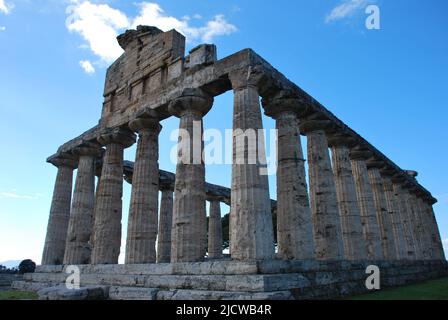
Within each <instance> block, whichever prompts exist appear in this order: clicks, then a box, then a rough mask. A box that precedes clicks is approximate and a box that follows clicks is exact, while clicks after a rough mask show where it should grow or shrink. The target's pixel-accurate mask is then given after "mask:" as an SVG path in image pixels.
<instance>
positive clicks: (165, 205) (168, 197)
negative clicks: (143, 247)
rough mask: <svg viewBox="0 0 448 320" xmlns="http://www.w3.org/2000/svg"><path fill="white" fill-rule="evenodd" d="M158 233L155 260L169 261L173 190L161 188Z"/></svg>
mask: <svg viewBox="0 0 448 320" xmlns="http://www.w3.org/2000/svg"><path fill="white" fill-rule="evenodd" d="M161 191H162V198H161V199H160V218H159V234H158V238H157V262H158V263H169V262H170V261H171V226H172V223H173V190H171V189H169V188H164V187H162V188H161Z"/></svg>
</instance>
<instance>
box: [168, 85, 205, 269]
mask: <svg viewBox="0 0 448 320" xmlns="http://www.w3.org/2000/svg"><path fill="white" fill-rule="evenodd" d="M212 104H213V98H211V97H209V96H208V95H206V94H205V93H204V92H202V91H201V90H199V89H185V90H184V91H183V93H182V96H181V97H179V98H177V99H175V100H174V101H172V102H171V104H170V106H169V110H170V112H171V114H173V115H175V116H176V117H178V118H180V125H179V129H180V139H179V140H180V141H179V144H178V156H179V158H178V163H177V167H176V183H175V187H174V208H173V226H172V227H173V230H172V234H171V240H172V244H171V262H194V261H201V260H203V259H204V257H205V251H206V248H207V244H206V241H207V225H206V221H207V220H206V218H207V216H206V208H205V166H204V160H203V158H202V150H203V147H204V145H203V140H202V132H203V124H202V118H203V117H204V115H205V114H207V112H208V111H209V110H210V108H211V106H212Z"/></svg>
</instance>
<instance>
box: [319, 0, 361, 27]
mask: <svg viewBox="0 0 448 320" xmlns="http://www.w3.org/2000/svg"><path fill="white" fill-rule="evenodd" d="M368 2H369V1H368V0H343V1H342V3H340V4H339V5H337V6H336V7H334V8H333V10H331V12H330V13H329V14H328V15H327V16H326V17H325V22H327V23H328V22H332V21H337V20H342V19H345V18H348V17H350V16H353V15H354V14H355V13H356V12H357V11H359V10H361V9H363V8H365V7H366V6H367V4H368Z"/></svg>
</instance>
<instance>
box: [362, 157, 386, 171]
mask: <svg viewBox="0 0 448 320" xmlns="http://www.w3.org/2000/svg"><path fill="white" fill-rule="evenodd" d="M366 165H367V169H372V168H377V169H381V168H383V167H384V166H385V165H386V163H385V162H384V161H383V160H381V159H377V158H375V157H372V158H370V159H367V161H366Z"/></svg>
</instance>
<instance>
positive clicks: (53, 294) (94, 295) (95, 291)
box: [37, 285, 109, 300]
mask: <svg viewBox="0 0 448 320" xmlns="http://www.w3.org/2000/svg"><path fill="white" fill-rule="evenodd" d="M37 294H38V295H39V300H104V299H107V298H108V296H109V287H103V286H89V287H83V288H80V289H67V287H66V286H65V285H61V286H55V287H49V288H44V289H41V290H39V291H38V292H37Z"/></svg>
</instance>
